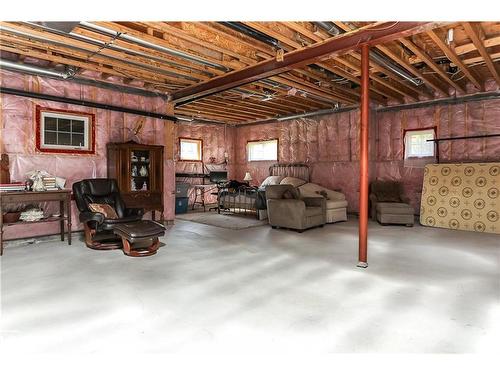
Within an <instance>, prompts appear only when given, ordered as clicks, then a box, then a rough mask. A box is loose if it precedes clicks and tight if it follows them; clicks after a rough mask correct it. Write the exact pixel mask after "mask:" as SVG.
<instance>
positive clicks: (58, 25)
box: [32, 21, 80, 34]
mask: <svg viewBox="0 0 500 375" xmlns="http://www.w3.org/2000/svg"><path fill="white" fill-rule="evenodd" d="M32 23H33V24H37V25H40V26H43V27H47V28H49V29H53V30H57V31H61V32H63V33H66V34H69V33H70V32H71V31H73V29H74V28H75V27H77V26H78V25H79V24H80V22H78V21H77V22H44V21H43V22H32Z"/></svg>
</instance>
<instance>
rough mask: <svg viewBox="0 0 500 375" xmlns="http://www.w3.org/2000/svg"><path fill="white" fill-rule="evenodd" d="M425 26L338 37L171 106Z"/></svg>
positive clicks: (208, 85) (200, 89)
mask: <svg viewBox="0 0 500 375" xmlns="http://www.w3.org/2000/svg"><path fill="white" fill-rule="evenodd" d="M425 25H426V23H423V22H401V23H394V22H393V23H390V22H385V23H384V22H383V23H378V24H375V25H373V26H368V27H366V28H363V29H359V30H356V31H353V32H351V33H346V34H343V35H340V36H339V37H337V38H332V39H328V40H326V41H324V42H321V43H317V44H314V45H312V46H310V47H306V48H303V49H300V50H296V51H292V52H289V53H287V54H285V55H284V58H283V61H277V60H266V61H263V62H261V63H258V64H255V65H252V66H250V67H248V68H245V69H241V70H239V71H236V72H230V73H227V74H225V75H223V76H220V77H217V78H213V79H211V80H209V81H207V82H203V83H201V84H199V85H194V86H191V87H188V88H186V89H182V90H179V91H177V92H176V93H174V94H173V95H172V98H173V101H174V102H178V101H181V99H182V101H186V100H191V99H196V98H199V97H202V96H205V95H210V94H214V93H216V92H220V91H224V90H228V89H231V88H234V87H238V86H241V85H243V84H245V83H249V82H255V81H256V80H259V79H263V78H267V77H271V76H273V75H276V74H280V73H283V72H286V71H288V70H291V69H293V68H299V67H302V66H304V65H307V64H310V63H313V62H316V61H317V60H318V59H320V58H321V57H323V56H325V55H333V54H338V53H341V52H347V51H349V50H352V49H354V48H355V47H357V46H358V45H359V44H362V43H369V44H371V45H375V44H378V43H383V42H384V41H388V40H393V39H395V38H399V37H401V36H403V35H408V34H410V33H411V32H412V31H415V29H417V28H421V27H423V26H425Z"/></svg>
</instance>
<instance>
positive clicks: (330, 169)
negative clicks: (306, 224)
mask: <svg viewBox="0 0 500 375" xmlns="http://www.w3.org/2000/svg"><path fill="white" fill-rule="evenodd" d="M499 103H500V102H499V101H498V100H484V101H478V102H468V103H463V104H456V105H439V106H430V107H426V108H420V109H409V110H400V111H390V112H374V114H373V116H372V122H373V124H372V125H373V126H372V128H371V133H370V138H371V146H370V147H371V150H370V154H371V160H372V164H371V168H370V179H371V180H373V179H396V180H400V181H402V182H403V184H404V187H405V191H406V194H407V195H408V196H409V198H410V200H411V204H412V205H413V206H414V207H415V209H416V210H417V212H418V209H419V207H420V193H421V187H422V179H423V168H421V167H408V166H405V165H404V161H403V132H404V130H405V129H421V128H428V127H434V126H435V127H436V128H437V136H438V137H439V138H445V137H459V136H467V135H480V134H493V133H500V106H499ZM358 133H359V111H358V110H355V111H351V112H344V113H337V114H331V115H325V116H321V117H314V118H304V119H297V120H291V121H286V122H274V123H268V124H263V125H250V126H244V127H240V128H237V129H236V133H235V144H236V145H235V153H236V155H235V160H236V165H235V168H234V169H235V175H236V177H237V178H239V179H241V178H243V176H244V174H245V172H246V171H248V172H250V173H251V174H252V177H253V178H254V181H252V183H253V184H259V183H260V182H262V180H263V179H264V178H265V177H266V176H267V175H268V167H269V165H270V164H272V163H270V162H247V160H246V151H245V150H246V142H247V141H251V140H262V139H273V138H277V139H279V162H305V163H307V164H309V165H310V167H311V180H312V181H313V182H316V183H318V184H320V185H323V186H325V187H327V188H330V189H341V190H342V191H343V192H344V193H345V194H346V197H347V200H348V202H349V207H348V209H349V211H350V212H357V211H358V184H359V177H358V174H359V163H358V152H359V143H358ZM499 159H500V137H496V138H482V139H470V140H459V141H452V142H451V141H448V142H442V143H441V146H440V160H441V161H442V162H449V161H457V162H465V161H493V160H495V161H498V160H499Z"/></svg>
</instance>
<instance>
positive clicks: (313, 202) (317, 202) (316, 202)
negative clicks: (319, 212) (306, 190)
mask: <svg viewBox="0 0 500 375" xmlns="http://www.w3.org/2000/svg"><path fill="white" fill-rule="evenodd" d="M302 200H303V201H304V203H305V204H306V206H307V207H323V208H326V199H325V198H323V197H304V198H302Z"/></svg>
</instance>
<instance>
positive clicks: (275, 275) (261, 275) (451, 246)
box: [1, 219, 500, 355]
mask: <svg viewBox="0 0 500 375" xmlns="http://www.w3.org/2000/svg"><path fill="white" fill-rule="evenodd" d="M369 238H370V239H369V247H370V250H369V264H370V266H369V268H367V269H359V268H356V267H355V265H356V252H357V223H356V221H355V220H354V219H351V220H350V221H349V222H347V223H337V224H334V225H328V226H325V227H324V228H319V229H314V230H311V231H308V232H304V233H302V234H298V233H295V232H290V231H285V230H272V229H271V228H270V227H268V226H265V227H257V228H250V229H246V230H238V231H234V230H228V229H221V228H217V227H212V226H206V225H202V224H196V223H191V222H186V221H177V224H176V225H175V226H174V227H172V228H171V229H170V230H169V231H168V232H167V234H166V235H165V237H164V238H163V239H162V241H163V242H164V243H165V244H166V245H165V246H163V247H162V248H161V249H160V250H159V252H158V254H157V255H156V256H153V257H149V258H141V259H139V258H129V257H125V256H124V255H122V253H121V252H120V251H111V252H98V251H93V250H90V249H87V248H85V246H84V245H83V243H82V242H80V241H78V240H76V241H75V243H74V245H72V246H67V245H66V244H63V243H61V242H58V241H51V242H42V243H39V244H34V245H24V246H19V245H18V246H9V247H8V248H7V249H6V251H5V254H4V256H3V257H2V259H1V262H2V265H1V269H2V276H1V281H2V285H1V292H2V301H1V302H2V319H1V320H2V328H1V339H2V346H3V348H2V349H1V350H2V354H4V355H6V354H9V353H30V352H42V353H57V354H62V353H132V352H135V353H140V352H152V353H159V352H186V353H223V354H228V353H273V352H297V353H325V352H412V353H414V352H424V353H436V352H439V353H442V352H446V353H449V352H453V353H464V352H496V351H497V350H498V343H499V337H500V324H499V321H498V317H499V316H500V261H499V257H500V248H499V242H500V237H499V236H496V235H491V234H478V233H470V232H459V231H449V230H444V229H431V228H424V227H420V226H418V225H417V226H415V227H414V228H406V227H382V226H379V225H377V224H375V223H370V237H369ZM131 350H132V352H131Z"/></svg>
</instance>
